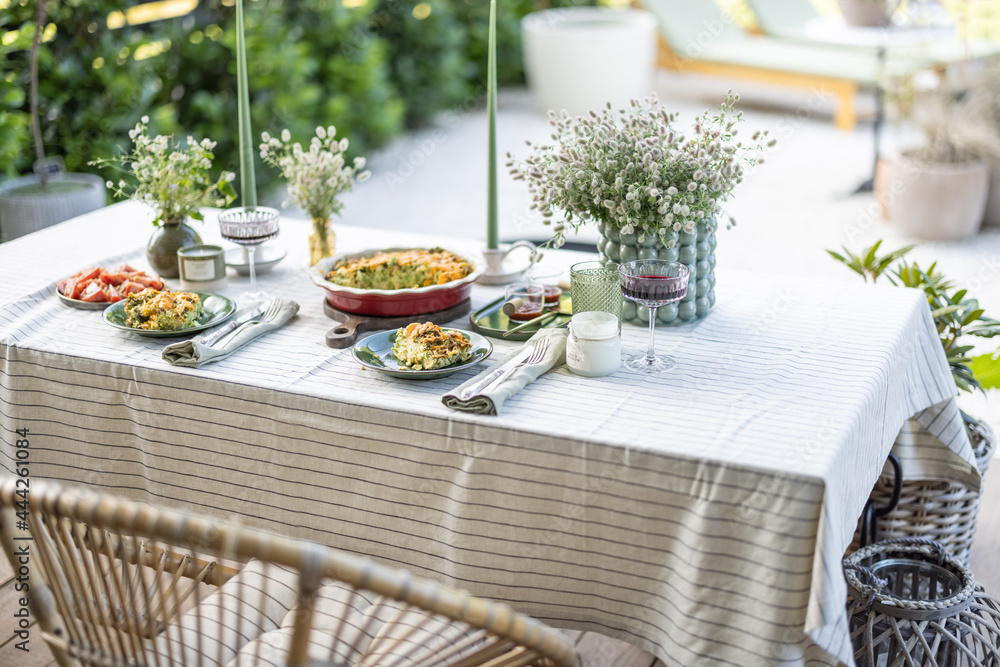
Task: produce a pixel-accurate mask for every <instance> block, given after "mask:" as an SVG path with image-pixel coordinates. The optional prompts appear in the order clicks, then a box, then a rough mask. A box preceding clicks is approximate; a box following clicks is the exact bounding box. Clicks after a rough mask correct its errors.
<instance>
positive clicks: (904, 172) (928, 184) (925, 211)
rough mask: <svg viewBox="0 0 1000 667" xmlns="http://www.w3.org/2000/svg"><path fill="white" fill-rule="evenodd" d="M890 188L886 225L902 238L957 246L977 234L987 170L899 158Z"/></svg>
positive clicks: (972, 164)
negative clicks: (907, 235) (904, 235)
mask: <svg viewBox="0 0 1000 667" xmlns="http://www.w3.org/2000/svg"><path fill="white" fill-rule="evenodd" d="M891 188H892V192H891V195H890V197H889V200H890V201H891V203H892V206H891V208H890V209H889V213H890V216H891V217H890V220H891V221H892V224H894V225H898V227H899V229H900V231H901V232H903V233H905V234H909V235H910V236H913V237H914V238H918V239H923V240H926V241H960V240H962V239H967V238H969V237H970V236H973V235H974V234H975V233H976V232H978V231H979V227H980V224H981V223H982V221H983V213H984V211H985V210H986V195H987V192H988V190H989V166H988V165H987V164H986V163H985V162H969V163H965V164H941V163H931V162H921V161H917V160H913V159H911V158H908V157H906V156H900V157H898V158H896V160H895V161H894V164H893V170H892V185H891Z"/></svg>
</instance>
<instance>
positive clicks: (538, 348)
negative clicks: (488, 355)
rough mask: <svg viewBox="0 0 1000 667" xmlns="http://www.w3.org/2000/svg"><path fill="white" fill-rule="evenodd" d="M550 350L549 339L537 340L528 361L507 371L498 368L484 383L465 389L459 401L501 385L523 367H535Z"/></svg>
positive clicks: (525, 360)
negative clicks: (506, 378) (504, 379)
mask: <svg viewBox="0 0 1000 667" xmlns="http://www.w3.org/2000/svg"><path fill="white" fill-rule="evenodd" d="M548 349H549V339H548V338H542V339H541V340H536V341H535V342H534V344H533V345H532V348H531V354H529V355H528V357H527V358H526V359H524V360H523V361H521V363H519V364H517V365H516V366H511V367H510V368H507V369H501V368H498V369H497V370H495V371H493V372H492V373H490V374H489V375H487V376H486V378H485V379H484V380H483V381H482V382H478V383H476V384H474V385H472V386H471V387H469V388H468V389H464V390H463V391H462V393H461V395H459V399H461V400H463V401H465V400H468V399H469V398H471V397H472V396H474V395H475V394H478V393H480V392H482V391H484V390H486V388H487V387H490V386H492V385H495V384H500V382H501V381H502V380H503V378H505V377H507V376H508V375H510V374H511V373H513V372H514V371H516V370H517V369H518V368H522V367H523V366H533V365H534V364H537V363H538V362H540V361H541V360H542V359H543V358H544V357H545V352H546V350H548Z"/></svg>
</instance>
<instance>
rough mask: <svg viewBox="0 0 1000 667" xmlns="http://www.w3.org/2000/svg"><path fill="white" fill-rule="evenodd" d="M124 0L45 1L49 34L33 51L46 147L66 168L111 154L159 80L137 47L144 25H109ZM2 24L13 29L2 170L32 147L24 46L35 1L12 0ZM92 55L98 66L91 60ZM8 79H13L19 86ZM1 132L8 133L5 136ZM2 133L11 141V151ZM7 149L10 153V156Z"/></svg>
mask: <svg viewBox="0 0 1000 667" xmlns="http://www.w3.org/2000/svg"><path fill="white" fill-rule="evenodd" d="M130 4H132V3H130V2H127V1H126V0H63V1H62V2H59V3H49V18H48V20H49V22H50V23H54V24H55V25H56V32H55V36H54V38H53V39H51V40H50V41H44V42H43V44H42V48H41V51H40V53H39V114H40V116H41V118H42V123H41V125H42V138H43V141H44V144H45V151H46V154H47V155H49V156H62V157H63V159H64V160H65V162H66V169H67V170H68V171H93V168H91V167H87V164H86V163H87V161H89V160H91V159H93V158H94V157H98V156H101V155H109V154H111V152H112V151H113V150H114V148H115V146H116V144H120V143H122V142H123V141H127V139H128V130H129V129H130V128H131V127H132V126H133V125H134V124H135V121H136V120H137V119H138V117H139V116H141V115H142V113H143V110H144V109H147V108H148V107H149V106H150V104H151V102H152V100H153V98H154V96H155V94H156V91H157V89H158V87H159V85H160V82H159V79H158V77H157V76H156V74H155V72H150V71H149V68H148V66H147V65H146V63H145V62H139V61H136V60H135V58H134V54H135V51H136V49H138V48H140V47H142V46H143V45H145V44H148V43H149V42H150V41H151V39H150V37H149V35H148V34H147V33H146V32H145V31H143V30H108V29H106V27H105V21H106V18H107V16H108V14H109V13H111V12H113V11H116V10H121V9H123V8H125V7H127V6H129V5H130ZM4 19H5V21H6V25H5V26H4V30H17V31H18V33H19V34H18V37H17V39H16V41H15V43H14V44H12V45H11V47H10V48H9V49H7V51H6V52H5V53H3V56H4V68H5V77H4V78H5V87H6V89H5V90H3V98H2V102H3V106H4V109H3V111H0V113H6V114H7V120H6V121H4V120H3V119H0V128H4V129H0V159H2V160H3V162H2V163H0V172H4V173H7V174H10V173H26V172H30V171H31V165H32V163H33V161H34V157H35V153H34V149H33V148H32V141H31V135H30V132H29V131H28V120H27V111H28V101H27V91H28V75H29V67H28V55H29V54H28V49H29V48H30V41H31V36H32V34H33V33H34V3H33V2H28V1H27V0H21V2H17V3H11V5H10V6H9V7H8V8H7V9H6V10H5V14H4ZM95 61H97V63H98V64H100V65H101V66H100V67H97V66H95ZM8 86H16V88H17V90H16V91H15V90H14V89H13V88H11V87H8ZM3 137H7V138H6V139H4V138H3ZM6 141H17V142H18V143H19V150H17V151H16V152H15V153H14V154H13V156H12V155H11V150H10V148H9V147H8V144H7V143H5V142H6ZM11 157H12V158H13V159H11Z"/></svg>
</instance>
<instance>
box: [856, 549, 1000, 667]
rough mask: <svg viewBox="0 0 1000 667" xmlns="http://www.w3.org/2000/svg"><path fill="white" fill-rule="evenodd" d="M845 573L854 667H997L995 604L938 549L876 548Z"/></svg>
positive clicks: (999, 613)
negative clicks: (918, 666)
mask: <svg viewBox="0 0 1000 667" xmlns="http://www.w3.org/2000/svg"><path fill="white" fill-rule="evenodd" d="M844 575H845V577H846V578H847V584H848V602H847V615H848V619H849V625H850V633H851V641H852V644H853V646H854V661H855V663H856V664H857V665H858V667H876V666H881V665H891V666H896V665H899V666H902V665H920V666H921V667H945V666H947V667H986V666H987V665H989V666H991V667H997V666H998V665H1000V604H998V602H997V600H996V599H995V598H994V597H992V596H991V595H989V594H987V593H986V592H985V591H984V590H983V589H982V587H981V586H977V585H976V582H975V580H974V579H973V576H972V573H971V572H970V571H969V569H968V568H967V567H965V566H964V565H962V563H961V562H960V561H959V560H958V559H956V558H955V557H954V556H952V555H950V554H948V553H947V552H946V551H945V550H944V548H943V547H942V546H941V545H940V544H935V543H933V542H925V541H922V540H909V539H903V540H900V541H898V542H895V543H894V542H893V541H891V540H889V541H886V542H877V543H875V544H873V545H871V546H868V547H865V548H864V549H861V550H859V551H857V552H856V553H854V554H852V555H850V556H848V557H847V558H845V559H844Z"/></svg>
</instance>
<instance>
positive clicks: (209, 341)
mask: <svg viewBox="0 0 1000 667" xmlns="http://www.w3.org/2000/svg"><path fill="white" fill-rule="evenodd" d="M281 303H282V302H281V299H271V300H270V301H269V302H268V303H267V308H265V309H264V312H263V313H261V314H260V316H259V317H255V318H254V319H252V320H249V321H247V322H243V323H241V324H235V323H233V324H227V325H226V326H224V327H222V328H221V329H219V330H218V331H215V332H213V333H212V334H211V335H209V336H206V337H205V338H204V340H202V341H201V344H202V345H207V346H209V347H211V346H212V345H215V344H216V343H218V342H219V341H220V340H222V339H223V338H226V337H228V336H229V335H230V334H235V333H236V332H237V331H239V330H241V329H242V328H243V327H245V326H247V325H249V324H260V323H263V322H273V321H274V319H275V318H276V317H277V316H278V313H279V312H280V311H281Z"/></svg>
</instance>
